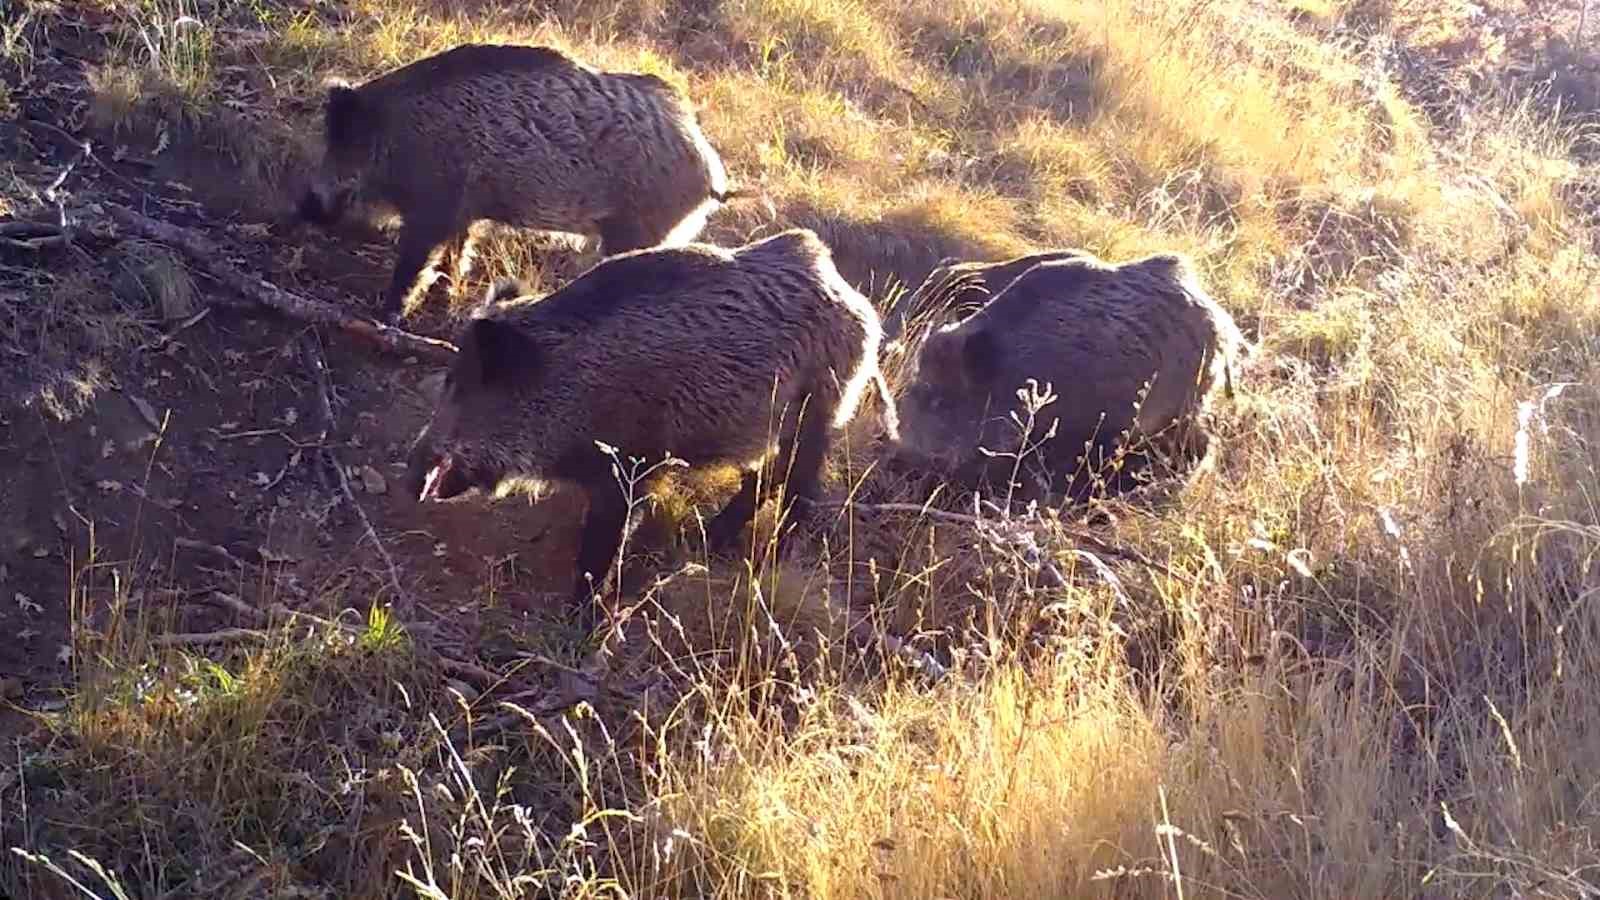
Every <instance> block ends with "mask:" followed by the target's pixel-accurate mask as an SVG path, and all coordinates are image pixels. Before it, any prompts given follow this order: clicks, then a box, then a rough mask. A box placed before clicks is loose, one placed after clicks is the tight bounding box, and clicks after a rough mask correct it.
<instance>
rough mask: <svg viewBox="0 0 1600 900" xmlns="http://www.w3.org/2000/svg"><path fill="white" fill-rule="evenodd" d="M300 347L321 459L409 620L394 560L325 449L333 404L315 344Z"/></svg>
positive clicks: (306, 342)
mask: <svg viewBox="0 0 1600 900" xmlns="http://www.w3.org/2000/svg"><path fill="white" fill-rule="evenodd" d="M301 347H302V349H303V352H304V353H305V357H306V365H307V366H308V367H309V368H310V369H311V371H312V372H313V373H314V374H315V375H316V378H317V402H318V409H319V412H320V413H321V414H322V435H321V437H320V439H319V443H321V444H322V455H323V458H324V459H325V460H326V461H327V463H328V465H329V466H330V467H331V468H332V469H333V471H334V474H335V475H337V476H338V480H339V491H340V493H342V494H344V498H345V500H347V501H349V503H350V506H351V507H352V508H353V509H354V510H355V512H356V516H357V517H358V518H359V519H360V520H361V527H362V528H363V529H365V530H366V534H367V538H368V539H369V540H371V541H372V546H373V547H374V548H375V549H376V550H377V551H378V557H379V558H380V559H382V560H383V564H384V565H385V566H386V567H388V569H389V581H390V584H391V585H392V586H393V587H394V592H395V609H396V611H397V612H399V613H400V617H401V618H402V619H406V618H409V616H410V613H411V601H410V596H409V594H408V593H407V592H406V589H405V585H404V584H403V583H402V582H401V579H400V567H399V566H397V565H395V562H394V557H392V556H390V555H389V551H388V549H387V548H385V547H384V546H383V539H382V538H380V537H378V530H377V529H376V528H374V527H372V520H371V519H370V518H368V517H367V511H366V510H365V509H364V508H362V506H361V503H360V502H359V501H357V500H356V495H355V492H354V491H352V490H351V489H350V478H349V476H347V475H346V474H345V471H344V465H343V464H342V463H340V462H339V456H338V454H336V453H334V452H333V448H332V447H330V446H328V445H327V440H328V435H330V434H332V433H333V426H334V418H333V403H332V401H331V400H330V399H329V396H328V391H329V384H328V367H327V365H326V364H325V363H324V362H323V360H322V353H321V352H320V351H319V350H318V349H317V347H316V343H315V340H314V339H313V337H312V336H311V335H309V334H308V335H307V336H306V338H305V340H304V341H303V343H302V344H301Z"/></svg>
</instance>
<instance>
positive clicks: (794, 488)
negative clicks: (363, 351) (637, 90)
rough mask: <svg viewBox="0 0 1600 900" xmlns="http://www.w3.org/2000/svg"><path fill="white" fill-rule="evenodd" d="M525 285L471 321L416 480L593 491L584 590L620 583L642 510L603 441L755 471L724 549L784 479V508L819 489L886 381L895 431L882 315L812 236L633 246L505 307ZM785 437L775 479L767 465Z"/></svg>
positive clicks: (434, 491) (421, 487)
mask: <svg viewBox="0 0 1600 900" xmlns="http://www.w3.org/2000/svg"><path fill="white" fill-rule="evenodd" d="M515 287H516V286H515V285H514V284H507V283H502V284H501V285H497V286H496V288H495V290H494V291H492V292H491V293H490V295H489V299H488V302H487V303H486V304H485V306H484V308H483V309H481V310H480V311H479V312H478V313H476V314H475V316H474V318H473V319H472V320H471V321H470V322H469V323H468V324H467V325H466V327H465V328H464V329H463V331H462V332H461V335H460V337H459V340H458V346H459V349H460V353H459V355H458V357H457V358H456V360H455V361H454V363H453V364H452V366H451V368H450V370H449V373H448V374H447V375H446V377H445V381H444V385H443V387H442V388H441V393H440V397H439V401H438V407H437V409H436V410H435V412H434V415H433V418H432V420H431V421H430V422H429V424H428V425H427V426H426V427H425V428H424V429H423V430H422V433H421V434H420V435H418V437H417V440H416V442H415V444H414V445H413V447H412V449H411V453H410V458H409V460H408V464H407V465H408V475H407V478H408V481H407V483H406V489H407V490H408V491H409V492H410V495H411V496H412V497H415V498H417V499H418V500H419V501H430V500H447V499H450V498H452V497H456V496H458V495H461V494H464V493H466V492H467V491H469V490H471V489H472V488H478V489H480V490H481V491H484V492H486V493H496V492H501V491H503V490H504V489H507V488H510V487H512V486H514V485H515V484H516V483H517V482H535V483H537V482H542V481H556V482H566V483H570V484H576V485H577V486H579V487H581V488H583V489H584V491H585V492H586V493H587V495H588V500H589V511H588V516H587V520H586V522H585V524H584V528H583V534H582V538H581V540H580V548H579V554H578V577H577V584H576V586H575V592H576V595H577V596H578V597H579V598H580V599H582V598H584V597H585V596H586V593H587V591H588V587H587V581H586V579H585V574H586V573H587V574H588V575H592V576H593V577H594V580H595V587H596V588H598V587H599V586H600V584H601V583H602V582H603V581H604V579H605V577H606V575H607V574H608V570H609V569H610V568H611V566H612V564H613V563H614V562H615V559H616V554H617V550H618V546H619V543H620V539H621V532H622V528H623V526H624V524H625V522H626V518H627V508H626V501H625V498H624V496H623V493H622V489H621V487H620V486H619V485H618V483H617V480H616V476H615V475H614V474H613V472H612V460H611V459H610V458H609V457H608V456H607V455H606V454H604V453H603V452H602V451H601V449H600V448H599V447H598V446H597V445H596V442H601V443H604V444H606V445H609V446H611V447H614V448H616V450H617V453H618V456H619V457H620V459H621V460H622V461H623V462H624V463H626V461H627V460H628V459H629V458H630V457H631V458H638V459H642V460H644V461H645V462H647V463H654V462H658V461H660V460H661V459H662V458H663V457H664V456H665V455H666V454H669V453H670V454H671V455H672V456H674V457H676V458H678V459H681V460H683V461H685V462H687V463H688V464H690V465H691V466H709V465H718V464H732V465H736V466H741V467H745V470H746V474H745V476H744V479H743V482H742V484H741V487H740V490H739V492H738V493H737V494H736V495H735V496H734V498H733V500H732V501H731V502H730V503H729V504H728V505H727V507H726V508H724V509H723V510H722V511H721V512H720V513H718V514H717V516H716V517H715V518H714V519H713V520H712V521H711V522H710V524H709V527H708V529H707V539H708V544H709V545H711V546H712V547H713V548H720V547H725V546H727V545H728V544H730V543H731V542H732V540H733V539H734V538H736V537H737V536H738V533H739V531H740V529H741V528H742V527H743V526H744V525H745V524H746V523H747V522H749V521H750V519H751V518H752V517H753V516H754V514H755V512H756V509H757V507H758V505H759V504H760V502H761V501H762V500H763V499H765V496H766V495H768V494H769V493H770V492H771V490H772V489H775V487H776V484H775V482H776V481H778V480H781V479H782V478H784V477H785V476H786V477H787V480H788V488H787V490H786V491H785V492H784V493H785V497H786V503H785V505H788V501H791V500H793V499H795V498H799V497H804V498H815V497H816V496H817V494H818V491H819V490H820V481H821V478H822V474H823V462H824V457H825V456H826V454H827V453H828V450H829V446H830V444H831V441H832V433H833V432H834V431H835V430H836V429H839V428H842V427H843V426H844V425H845V424H846V423H848V422H849V421H850V419H851V418H852V417H853V415H854V413H855V410H856V407H857V405H858V403H859V402H860V399H861V394H862V392H863V391H864V390H865V389H866V387H867V384H868V382H869V381H871V382H873V383H874V384H875V386H876V388H877V390H878V392H879V394H880V396H881V397H882V399H883V401H884V403H885V410H886V412H885V419H886V420H887V421H888V424H889V430H890V432H891V433H893V431H894V426H893V421H894V406H893V400H892V398H890V397H889V395H888V389H887V386H886V385H885V384H884V382H883V378H882V376H881V374H880V373H879V371H878V368H877V363H878V349H879V342H880V340H881V337H882V331H881V325H880V322H879V319H878V315H877V312H876V311H875V310H874V309H873V306H872V304H871V303H870V302H869V301H868V300H867V299H866V298H865V297H863V296H862V295H861V294H859V293H857V292H856V291H855V289H854V288H852V287H851V286H850V285H849V284H848V283H846V282H845V280H844V279H843V278H842V277H841V276H840V275H839V273H838V271H837V270H836V269H835V268H834V263H833V257H832V254H831V252H830V251H829V250H828V248H827V247H826V246H825V245H824V244H823V243H822V242H821V241H820V240H818V238H817V236H816V235H815V234H814V233H813V232H811V231H807V230H792V231H786V232H783V233H781V234H778V235H775V236H773V237H770V238H766V239H764V240H761V241H757V242H754V243H751V244H747V245H745V246H742V247H738V248H734V249H731V250H730V249H723V248H718V247H712V246H708V245H705V244H689V245H686V246H683V247H678V248H655V249H650V250H641V251H635V252H632V253H626V254H621V255H618V256H613V257H610V258H607V259H605V260H602V261H601V262H600V263H598V264H597V265H595V266H594V268H592V269H590V270H589V271H587V272H585V273H584V274H583V275H581V276H579V277H578V278H577V279H575V280H574V281H572V282H571V283H569V284H568V285H566V286H565V287H563V288H561V289H560V290H558V291H556V292H555V293H553V294H550V295H549V296H547V297H545V298H544V299H542V300H538V301H528V300H526V299H523V300H522V301H520V302H510V303H507V302H502V301H504V300H505V299H506V295H507V294H508V293H511V292H512V291H511V289H513V288H515ZM774 438H775V439H776V440H775V441H774ZM774 442H775V443H776V449H777V460H776V466H775V468H774V472H775V473H776V475H775V477H774V478H767V479H763V478H760V477H758V474H757V473H758V468H759V467H758V464H759V463H760V462H761V461H762V460H763V459H764V458H767V457H769V456H770V454H771V450H772V449H773V445H774ZM794 511H795V512H796V513H803V511H804V507H800V508H796V509H795V510H794Z"/></svg>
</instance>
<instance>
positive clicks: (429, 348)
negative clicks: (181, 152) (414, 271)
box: [101, 201, 456, 363]
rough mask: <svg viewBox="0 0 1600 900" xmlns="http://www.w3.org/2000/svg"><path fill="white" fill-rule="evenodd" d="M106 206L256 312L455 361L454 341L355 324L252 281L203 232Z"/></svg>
mask: <svg viewBox="0 0 1600 900" xmlns="http://www.w3.org/2000/svg"><path fill="white" fill-rule="evenodd" d="M101 205H102V206H104V207H105V209H106V211H107V212H108V213H109V214H110V215H111V218H112V219H113V220H114V221H115V222H116V223H117V224H118V225H121V226H122V227H124V228H126V229H128V230H129V231H132V232H133V233H135V234H137V235H139V236H140V237H143V238H146V239H148V240H152V241H159V242H160V243H163V244H167V245H169V246H171V247H173V248H175V249H177V250H179V251H181V252H182V253H183V254H184V255H185V256H187V257H189V258H190V260H191V261H192V262H194V263H195V264H196V265H197V266H198V267H199V269H200V270H201V271H203V272H205V273H206V274H208V275H210V276H211V277H212V278H213V279H215V280H216V281H217V282H218V283H220V284H222V285H224V286H226V287H227V288H228V289H229V290H231V291H234V292H235V293H237V294H239V295H240V296H242V297H244V298H246V299H247V300H249V301H250V302H251V304H252V305H254V306H256V307H259V308H264V309H270V310H273V311H274V312H278V313H280V314H282V315H285V316H288V317H289V318H292V319H297V320H299V321H302V322H308V323H311V324H314V325H329V326H332V327H334V328H338V329H339V330H340V331H343V332H345V333H346V334H350V335H353V336H355V337H358V338H361V339H363V340H366V341H368V342H369V343H372V344H375V345H377V346H378V347H379V348H381V349H383V350H386V351H388V352H391V353H397V354H404V355H415V356H417V357H418V358H420V359H426V360H429V361H431V362H437V363H449V362H450V361H451V360H452V359H454V358H455V354H456V347H455V345H454V344H452V343H450V342H449V341H441V340H439V339H437V338H430V337H424V336H422V335H418V334H412V333H411V332H409V331H403V330H401V329H399V328H391V327H390V326H388V325H383V324H380V323H378V322H375V321H373V320H370V319H361V318H356V317H355V316H352V315H350V314H349V313H348V312H346V311H345V310H343V309H341V308H339V307H338V306H335V305H333V304H331V303H326V302H323V301H321V300H314V299H312V298H310V297H302V296H300V295H298V294H294V293H291V292H289V291H286V290H284V289H283V288H280V287H278V286H277V285H275V284H273V283H271V282H270V281H267V280H265V279H263V278H257V277H256V276H254V275H249V274H247V273H245V272H243V271H241V270H239V269H238V268H236V267H235V266H233V265H232V264H231V263H229V262H227V260H226V253H225V252H224V250H223V248H222V247H220V246H218V245H217V244H216V243H215V242H214V241H212V240H211V239H210V238H207V237H205V236H203V235H201V234H199V233H198V232H195V231H193V230H191V229H188V228H183V227H181V226H178V225H173V224H171V223H169V222H162V221H159V220H156V219H152V218H150V217H149V216H145V215H142V214H140V213H137V212H134V211H133V210H131V209H129V208H127V207H126V206H121V205H119V204H116V203H111V202H109V201H102V203H101ZM224 305H230V306H231V305H236V304H224Z"/></svg>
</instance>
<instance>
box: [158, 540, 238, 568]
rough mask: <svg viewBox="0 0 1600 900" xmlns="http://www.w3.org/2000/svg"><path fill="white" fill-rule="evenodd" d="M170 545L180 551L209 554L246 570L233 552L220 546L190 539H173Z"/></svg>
mask: <svg viewBox="0 0 1600 900" xmlns="http://www.w3.org/2000/svg"><path fill="white" fill-rule="evenodd" d="M172 543H173V545H174V546H176V547H178V548H179V549H181V550H194V551H196V552H199V553H209V554H211V555H212V556H216V557H220V558H222V559H224V560H226V561H227V562H230V563H232V564H233V565H235V566H237V567H239V568H241V569H244V568H248V566H247V565H246V564H245V561H244V560H242V559H240V558H239V557H237V556H234V555H233V551H231V550H229V549H228V548H227V547H224V546H222V545H221V544H208V543H206V542H205V541H197V540H193V539H191V538H173V539H172Z"/></svg>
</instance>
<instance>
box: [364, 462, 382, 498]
mask: <svg viewBox="0 0 1600 900" xmlns="http://www.w3.org/2000/svg"><path fill="white" fill-rule="evenodd" d="M361 483H362V484H363V485H365V486H366V488H367V493H369V494H387V493H389V482H388V481H387V480H386V479H385V478H384V477H383V473H382V472H379V471H378V470H377V469H374V468H373V467H371V466H362V467H361Z"/></svg>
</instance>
